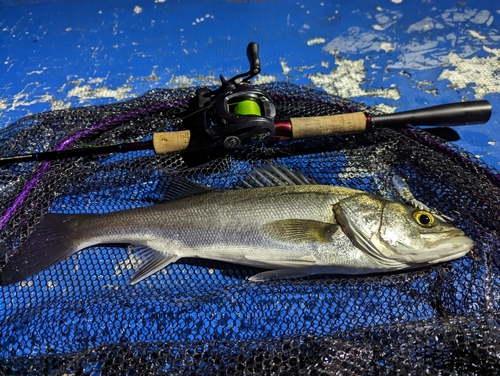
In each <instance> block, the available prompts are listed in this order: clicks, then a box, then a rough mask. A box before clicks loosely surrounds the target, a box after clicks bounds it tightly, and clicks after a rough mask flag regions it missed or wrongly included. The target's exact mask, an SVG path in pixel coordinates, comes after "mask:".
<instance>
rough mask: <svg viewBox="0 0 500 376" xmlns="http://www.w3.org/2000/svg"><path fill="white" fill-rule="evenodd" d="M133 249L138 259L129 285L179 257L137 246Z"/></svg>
mask: <svg viewBox="0 0 500 376" xmlns="http://www.w3.org/2000/svg"><path fill="white" fill-rule="evenodd" d="M132 248H133V249H134V251H135V252H134V255H135V257H136V258H137V259H138V260H139V267H138V268H137V271H136V273H135V274H134V276H133V277H132V279H131V280H130V284H131V285H135V284H136V283H139V282H140V281H142V280H143V279H144V278H147V277H149V276H150V275H152V274H154V273H156V272H158V271H160V270H161V269H163V268H164V267H166V266H167V265H168V264H171V263H173V262H176V261H177V260H178V259H179V257H178V256H176V255H169V254H166V253H163V252H158V251H156V250H154V249H151V248H148V247H145V246H139V247H132Z"/></svg>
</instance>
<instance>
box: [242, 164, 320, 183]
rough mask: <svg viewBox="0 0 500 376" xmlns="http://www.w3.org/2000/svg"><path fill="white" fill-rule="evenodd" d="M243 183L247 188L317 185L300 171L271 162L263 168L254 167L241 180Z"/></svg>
mask: <svg viewBox="0 0 500 376" xmlns="http://www.w3.org/2000/svg"><path fill="white" fill-rule="evenodd" d="M241 183H242V185H244V186H245V187H247V188H258V187H275V186H279V185H312V184H317V183H316V182H315V181H314V179H311V178H307V177H305V176H304V174H302V172H300V171H293V170H290V169H289V168H287V167H285V166H284V165H282V164H278V165H277V166H275V165H272V164H270V163H269V162H267V163H266V164H264V165H262V166H259V167H254V168H253V170H252V171H250V172H249V173H248V174H247V175H246V176H245V177H244V178H243V179H242V180H241Z"/></svg>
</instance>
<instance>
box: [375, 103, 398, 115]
mask: <svg viewBox="0 0 500 376" xmlns="http://www.w3.org/2000/svg"><path fill="white" fill-rule="evenodd" d="M373 108H374V109H375V110H377V111H381V112H383V113H384V114H392V113H394V112H396V108H397V107H393V106H388V105H386V104H385V103H379V104H377V105H375V106H373Z"/></svg>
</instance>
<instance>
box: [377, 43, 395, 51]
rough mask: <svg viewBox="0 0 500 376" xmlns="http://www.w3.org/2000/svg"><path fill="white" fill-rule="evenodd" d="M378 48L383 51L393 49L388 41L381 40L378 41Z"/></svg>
mask: <svg viewBox="0 0 500 376" xmlns="http://www.w3.org/2000/svg"><path fill="white" fill-rule="evenodd" d="M380 49H381V50H384V51H385V52H391V51H394V46H393V45H392V44H391V43H389V42H382V43H380Z"/></svg>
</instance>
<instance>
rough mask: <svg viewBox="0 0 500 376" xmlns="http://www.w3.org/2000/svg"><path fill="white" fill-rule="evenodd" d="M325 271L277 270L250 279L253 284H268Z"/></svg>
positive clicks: (303, 268) (308, 269) (258, 274)
mask: <svg viewBox="0 0 500 376" xmlns="http://www.w3.org/2000/svg"><path fill="white" fill-rule="evenodd" d="M323 271H324V268H322V267H315V266H305V267H299V268H287V269H275V270H268V271H266V272H262V273H257V274H255V275H253V276H251V277H250V278H249V280H250V281H252V282H266V281H274V280H279V279H293V278H302V277H307V276H310V275H315V274H321V273H322V272H323Z"/></svg>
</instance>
